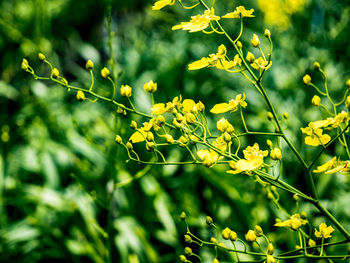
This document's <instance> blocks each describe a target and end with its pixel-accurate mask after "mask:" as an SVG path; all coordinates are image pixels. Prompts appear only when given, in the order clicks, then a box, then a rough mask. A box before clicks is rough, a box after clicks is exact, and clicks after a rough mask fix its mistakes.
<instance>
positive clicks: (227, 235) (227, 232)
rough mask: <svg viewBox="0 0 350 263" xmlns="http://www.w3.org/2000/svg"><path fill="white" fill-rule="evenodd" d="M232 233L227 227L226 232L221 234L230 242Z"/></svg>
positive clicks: (223, 231)
mask: <svg viewBox="0 0 350 263" xmlns="http://www.w3.org/2000/svg"><path fill="white" fill-rule="evenodd" d="M230 232H231V230H230V229H229V228H228V227H226V228H225V229H224V230H222V232H221V235H222V238H223V239H226V240H228V239H229V237H230Z"/></svg>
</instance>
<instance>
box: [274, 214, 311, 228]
mask: <svg viewBox="0 0 350 263" xmlns="http://www.w3.org/2000/svg"><path fill="white" fill-rule="evenodd" d="M306 223H307V220H305V219H301V217H300V215H299V214H294V215H292V216H291V218H290V219H288V220H286V221H283V222H277V223H276V224H275V226H278V227H290V228H291V229H292V230H298V229H299V228H300V227H301V226H302V225H306Z"/></svg>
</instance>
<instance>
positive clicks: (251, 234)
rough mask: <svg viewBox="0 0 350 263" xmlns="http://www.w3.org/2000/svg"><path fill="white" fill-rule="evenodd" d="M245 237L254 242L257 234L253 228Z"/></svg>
mask: <svg viewBox="0 0 350 263" xmlns="http://www.w3.org/2000/svg"><path fill="white" fill-rule="evenodd" d="M245 239H246V240H247V241H249V242H254V241H256V235H255V232H254V231H253V230H251V229H250V230H249V231H248V233H247V234H245Z"/></svg>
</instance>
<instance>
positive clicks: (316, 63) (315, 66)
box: [312, 61, 321, 70]
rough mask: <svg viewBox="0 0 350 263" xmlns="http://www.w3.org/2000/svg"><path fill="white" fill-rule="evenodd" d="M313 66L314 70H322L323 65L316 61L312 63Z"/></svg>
mask: <svg viewBox="0 0 350 263" xmlns="http://www.w3.org/2000/svg"><path fill="white" fill-rule="evenodd" d="M312 67H313V69H314V70H320V68H321V65H320V63H318V62H317V61H315V62H314V64H313V65H312Z"/></svg>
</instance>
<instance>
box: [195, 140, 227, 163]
mask: <svg viewBox="0 0 350 263" xmlns="http://www.w3.org/2000/svg"><path fill="white" fill-rule="evenodd" d="M213 146H215V147H216V148H218V149H220V150H222V151H226V148H227V144H226V142H225V141H224V140H223V138H222V137H221V136H220V137H219V138H217V139H216V141H214V142H213ZM197 155H198V157H199V159H201V160H202V161H203V165H205V166H207V167H210V166H212V165H214V164H215V163H216V162H217V161H219V160H220V159H222V158H223V156H221V155H220V154H219V153H217V152H216V151H214V150H212V149H209V150H208V149H204V150H199V151H197Z"/></svg>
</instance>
